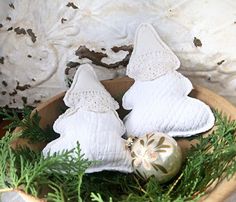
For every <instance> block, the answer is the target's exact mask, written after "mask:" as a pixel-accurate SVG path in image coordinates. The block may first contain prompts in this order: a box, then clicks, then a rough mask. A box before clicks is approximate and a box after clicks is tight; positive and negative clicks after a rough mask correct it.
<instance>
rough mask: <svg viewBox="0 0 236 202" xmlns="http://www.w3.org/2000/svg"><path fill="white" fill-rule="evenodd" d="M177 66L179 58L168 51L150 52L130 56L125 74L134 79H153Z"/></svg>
mask: <svg viewBox="0 0 236 202" xmlns="http://www.w3.org/2000/svg"><path fill="white" fill-rule="evenodd" d="M179 66H180V62H179V59H178V58H177V56H175V55H174V54H173V55H172V56H171V55H170V52H169V51H156V52H150V53H146V54H142V55H136V56H135V57H134V58H132V57H131V59H130V62H129V64H128V67H127V75H128V76H129V77H131V78H133V79H135V80H154V79H156V78H158V77H160V76H162V75H164V74H166V73H167V72H169V71H173V70H176V69H178V68H179Z"/></svg>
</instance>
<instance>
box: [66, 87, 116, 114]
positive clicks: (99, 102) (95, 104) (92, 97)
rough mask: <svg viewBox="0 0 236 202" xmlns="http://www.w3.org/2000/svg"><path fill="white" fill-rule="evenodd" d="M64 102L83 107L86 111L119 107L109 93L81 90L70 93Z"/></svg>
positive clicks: (71, 105) (100, 110)
mask: <svg viewBox="0 0 236 202" xmlns="http://www.w3.org/2000/svg"><path fill="white" fill-rule="evenodd" d="M64 102H65V104H66V105H67V106H69V107H76V108H83V109H85V110H88V111H95V112H106V111H109V110H117V109H119V104H118V103H117V102H116V101H115V100H114V98H112V97H111V95H110V94H109V93H105V92H100V91H83V92H74V93H70V94H69V96H67V98H64Z"/></svg>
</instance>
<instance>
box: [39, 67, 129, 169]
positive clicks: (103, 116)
mask: <svg viewBox="0 0 236 202" xmlns="http://www.w3.org/2000/svg"><path fill="white" fill-rule="evenodd" d="M64 102H65V104H66V105H67V106H68V107H69V109H68V110H67V111H66V112H65V113H64V114H62V115H61V116H60V117H59V118H58V119H57V120H56V122H55V123H54V126H53V128H54V130H55V131H56V132H57V133H59V134H60V137H59V138H58V139H56V140H54V141H52V142H50V143H49V144H48V145H47V146H46V147H45V148H44V150H43V154H44V155H48V153H49V154H53V153H58V152H61V151H62V150H71V149H73V148H75V147H76V146H77V142H79V144H80V148H81V151H82V153H84V155H85V158H87V159H89V160H90V161H98V162H97V163H96V164H94V165H92V166H91V167H90V168H88V169H87V170H86V172H87V173H91V172H99V171H102V170H116V171H122V172H132V167H131V157H130V154H129V151H128V150H127V149H126V148H125V140H124V139H122V138H121V136H122V135H123V134H124V133H125V127H124V125H123V122H122V121H121V120H120V119H119V116H118V114H117V112H116V109H118V108H119V105H118V103H117V102H116V101H115V100H114V99H113V98H112V97H111V95H110V94H109V93H108V92H107V91H106V89H105V88H104V86H103V85H102V84H101V83H100V82H99V80H98V79H97V76H96V74H95V72H94V70H93V68H92V67H91V66H90V65H88V64H86V65H82V66H80V68H79V69H78V70H77V72H76V74H75V77H74V80H73V83H72V86H71V88H70V89H69V90H68V91H67V93H66V95H65V97H64Z"/></svg>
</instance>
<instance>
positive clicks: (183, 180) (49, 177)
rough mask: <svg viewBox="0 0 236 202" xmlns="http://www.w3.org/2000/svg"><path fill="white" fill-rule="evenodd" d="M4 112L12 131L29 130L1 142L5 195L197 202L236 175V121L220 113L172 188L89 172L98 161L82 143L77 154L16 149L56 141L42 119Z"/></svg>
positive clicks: (60, 200)
mask: <svg viewBox="0 0 236 202" xmlns="http://www.w3.org/2000/svg"><path fill="white" fill-rule="evenodd" d="M4 114H5V115H6V117H7V118H8V119H9V120H11V121H12V125H10V128H11V129H12V127H13V126H14V127H15V126H21V127H22V126H23V131H22V132H21V133H14V132H8V133H7V134H6V135H5V137H4V138H2V139H1V140H0V159H1V162H2V165H1V166H0V173H1V176H0V193H1V192H5V191H9V190H13V189H21V190H23V191H25V192H26V193H29V194H32V195H34V196H40V197H44V198H46V199H47V200H48V201H55V202H65V201H97V202H103V201H109V202H112V201H127V202H133V201H135V202H139V201H140V202H149V201H153V202H154V201H158V202H168V201H176V202H177V201H178V202H180V201H197V200H198V199H199V198H200V197H201V196H202V195H203V194H204V193H206V191H207V189H208V188H209V187H210V186H212V185H213V184H215V183H216V182H220V181H221V180H223V179H225V178H227V179H230V178H231V177H232V176H233V175H234V174H235V173H236V135H235V131H236V121H230V120H229V119H228V118H227V117H226V116H224V115H223V114H222V113H219V112H217V111H215V112H214V114H215V117H216V124H215V125H216V129H215V130H214V131H213V132H212V134H210V135H209V136H207V137H202V136H198V141H199V142H198V144H197V145H196V146H194V147H192V148H191V149H190V151H189V153H188V156H187V159H186V161H185V162H184V163H183V166H182V169H181V171H180V173H179V174H178V175H177V176H176V177H175V178H174V179H173V180H172V181H170V182H168V183H166V184H159V183H158V182H157V181H156V180H155V178H150V179H149V180H148V181H146V182H145V181H142V180H141V179H139V178H138V177H137V176H135V175H134V174H124V173H118V172H108V171H106V172H100V173H94V174H85V173H84V172H85V170H86V169H87V168H88V167H89V166H90V165H91V164H92V163H93V162H89V161H88V160H86V159H84V156H83V155H82V154H81V152H80V148H79V144H78V147H77V148H75V149H74V150H72V151H63V152H62V153H61V154H59V155H53V156H47V157H43V155H42V154H41V153H40V152H35V151H32V150H30V149H29V148H17V149H15V150H13V149H12V148H11V147H10V143H11V142H12V141H13V140H15V139H16V138H19V137H24V138H29V139H31V140H32V141H37V142H39V141H40V140H41V141H43V142H45V141H48V140H51V139H52V137H50V138H49V137H48V132H46V131H45V130H43V129H41V128H40V127H39V120H40V117H39V116H38V115H33V116H31V117H30V113H27V114H26V115H25V116H24V117H25V119H23V121H20V119H19V117H18V118H17V114H14V113H13V115H12V114H11V116H10V115H9V112H7V113H5V112H2V115H4ZM25 131H27V132H25ZM36 132H39V133H40V138H39V137H38V135H37V134H35V133H36ZM72 153H73V154H74V155H71V154H72ZM45 187H47V188H48V189H49V190H50V191H49V192H48V193H44V191H43V188H45Z"/></svg>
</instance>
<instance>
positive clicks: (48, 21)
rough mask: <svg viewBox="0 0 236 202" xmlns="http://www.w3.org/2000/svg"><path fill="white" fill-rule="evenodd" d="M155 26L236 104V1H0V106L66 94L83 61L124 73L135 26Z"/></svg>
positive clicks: (188, 69)
mask: <svg viewBox="0 0 236 202" xmlns="http://www.w3.org/2000/svg"><path fill="white" fill-rule="evenodd" d="M141 22H150V23H152V24H153V25H154V26H155V28H156V29H157V31H158V32H159V34H160V36H161V37H162V39H163V40H164V41H165V42H166V43H167V44H168V45H169V46H170V47H171V48H172V50H173V51H174V52H175V53H176V54H177V55H178V57H179V58H180V60H181V63H182V66H181V72H183V73H184V74H185V75H187V76H188V77H189V78H190V79H191V80H192V81H193V82H194V83H197V84H199V85H203V86H206V87H208V88H210V89H212V90H214V91H216V92H217V93H218V94H220V95H223V96H225V97H226V98H227V99H229V100H231V101H232V102H234V103H235V104H236V99H235V96H236V51H235V47H236V37H235V36H236V1H234V0H225V1H221V0H191V1H190V0H165V1H164V0H139V1H137V0H129V1H127V0H40V1H39V0H0V24H1V25H2V26H0V27H1V28H0V106H5V105H8V106H10V107H22V106H23V104H24V103H25V104H29V105H35V104H36V103H38V102H40V101H43V100H45V99H48V98H49V97H51V96H53V95H55V94H57V93H59V92H61V91H63V90H66V89H67V81H68V78H71V77H72V76H73V73H74V71H75V69H76V68H77V67H78V65H79V64H81V63H86V62H89V63H92V64H93V66H94V67H95V68H96V71H97V73H98V75H99V78H100V79H106V78H114V77H117V76H121V75H122V74H124V66H125V65H126V64H127V62H128V56H129V54H130V53H131V50H132V42H133V37H134V33H135V29H136V28H137V26H138V25H139V24H140V23H141Z"/></svg>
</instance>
